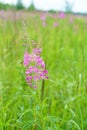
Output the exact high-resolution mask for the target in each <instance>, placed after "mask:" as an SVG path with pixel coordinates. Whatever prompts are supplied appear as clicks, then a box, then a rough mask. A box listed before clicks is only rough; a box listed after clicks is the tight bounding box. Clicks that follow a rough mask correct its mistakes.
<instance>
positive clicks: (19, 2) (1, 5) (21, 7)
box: [0, 0, 73, 13]
mask: <svg viewBox="0 0 87 130" xmlns="http://www.w3.org/2000/svg"><path fill="white" fill-rule="evenodd" d="M72 7H73V4H72V3H70V2H69V1H68V0H66V1H65V11H66V12H67V13H71V12H72ZM13 8H14V9H16V10H29V11H35V10H36V9H35V6H34V4H33V0H32V2H31V5H30V6H29V7H28V8H27V9H26V8H25V7H24V5H23V3H22V0H17V3H16V4H15V5H10V4H5V3H2V2H0V10H2V9H3V10H9V9H13ZM49 12H52V13H54V12H55V11H54V10H49Z"/></svg>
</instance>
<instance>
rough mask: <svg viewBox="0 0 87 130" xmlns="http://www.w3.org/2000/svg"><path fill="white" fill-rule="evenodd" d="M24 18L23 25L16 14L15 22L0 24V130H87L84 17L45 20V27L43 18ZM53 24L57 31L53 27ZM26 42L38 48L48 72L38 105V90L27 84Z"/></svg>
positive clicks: (29, 15)
mask: <svg viewBox="0 0 87 130" xmlns="http://www.w3.org/2000/svg"><path fill="white" fill-rule="evenodd" d="M4 13H5V12H4ZM9 13H10V12H9ZM17 13H19V12H17ZM23 15H24V17H23V18H26V20H25V19H23V20H22V18H21V16H20V15H19V14H18V15H17V16H18V17H17V19H16V21H13V20H12V19H11V18H10V17H9V18H8V17H7V19H5V20H4V19H1V20H0V130H86V129H87V111H86V110H87V101H86V99H87V28H86V25H87V21H86V20H85V17H81V16H80V18H78V17H77V18H76V16H72V15H71V16H70V15H69V16H66V17H65V18H64V19H61V18H58V19H55V18H53V17H52V16H53V15H52V14H51V15H50V16H49V14H46V23H47V24H46V25H47V26H46V27H44V26H42V21H41V20H40V16H41V13H40V14H39V13H36V14H35V13H33V14H32V13H30V14H27V13H26V14H25V13H23ZM44 15H45V14H44ZM9 16H11V14H9ZM57 16H58V14H57ZM71 19H73V21H70V20H71ZM23 21H25V23H24V24H25V26H24V24H23ZM55 21H56V22H58V27H54V26H53V23H54V22H55ZM71 22H72V23H71ZM15 24H16V27H15ZM22 24H23V26H22ZM26 35H28V36H29V39H27V40H26ZM30 39H31V40H34V41H35V42H37V43H40V44H41V47H42V49H43V52H42V57H43V58H44V60H45V61H46V68H47V69H48V71H49V79H48V80H47V81H45V93H44V99H43V101H42V102H41V99H40V96H41V85H40V86H39V88H38V89H37V90H34V89H32V88H30V87H29V86H28V85H27V84H26V82H25V70H24V69H25V68H24V67H23V64H22V63H23V56H24V51H25V50H26V46H23V45H24V44H26V43H28V44H29V45H30V42H29V41H30ZM28 40H29V41H28ZM28 47H29V46H28Z"/></svg>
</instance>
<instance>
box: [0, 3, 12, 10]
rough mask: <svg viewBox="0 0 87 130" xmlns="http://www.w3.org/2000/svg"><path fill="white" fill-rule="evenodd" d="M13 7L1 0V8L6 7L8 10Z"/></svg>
mask: <svg viewBox="0 0 87 130" xmlns="http://www.w3.org/2000/svg"><path fill="white" fill-rule="evenodd" d="M11 8H13V6H11V5H9V4H3V3H1V2H0V10H2V9H4V10H8V9H11Z"/></svg>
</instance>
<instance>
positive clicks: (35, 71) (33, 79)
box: [24, 48, 48, 89]
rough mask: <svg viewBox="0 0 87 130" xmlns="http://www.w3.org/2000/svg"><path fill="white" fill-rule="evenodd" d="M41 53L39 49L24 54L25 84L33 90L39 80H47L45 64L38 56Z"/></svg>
mask: <svg viewBox="0 0 87 130" xmlns="http://www.w3.org/2000/svg"><path fill="white" fill-rule="evenodd" d="M41 51H42V49H41V48H33V49H32V52H31V53H28V52H27V51H26V52H25V54H24V66H25V67H26V72H25V74H26V82H27V84H28V85H29V86H30V87H33V88H35V89H36V88H37V84H38V81H39V80H42V79H48V76H47V74H48V70H45V63H44V61H43V59H42V58H41V56H40V54H41Z"/></svg>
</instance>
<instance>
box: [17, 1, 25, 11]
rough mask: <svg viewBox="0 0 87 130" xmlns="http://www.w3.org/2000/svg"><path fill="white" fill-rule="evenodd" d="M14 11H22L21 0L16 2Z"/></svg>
mask: <svg viewBox="0 0 87 130" xmlns="http://www.w3.org/2000/svg"><path fill="white" fill-rule="evenodd" d="M16 9H17V10H21V9H24V6H23V4H22V0H17V4H16Z"/></svg>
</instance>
